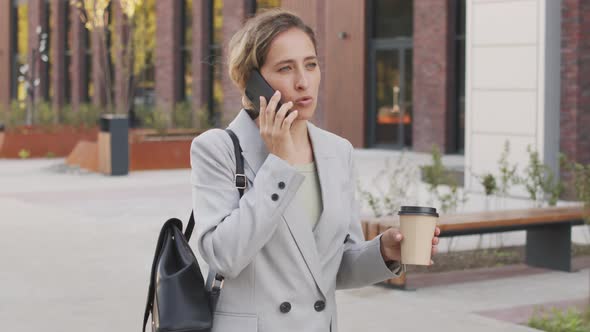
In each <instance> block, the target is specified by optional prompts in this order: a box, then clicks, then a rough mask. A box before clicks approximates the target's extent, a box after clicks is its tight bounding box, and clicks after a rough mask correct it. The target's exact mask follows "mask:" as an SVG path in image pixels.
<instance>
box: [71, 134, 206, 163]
mask: <svg viewBox="0 0 590 332" xmlns="http://www.w3.org/2000/svg"><path fill="white" fill-rule="evenodd" d="M144 134H145V132H144V131H143V130H142V132H141V134H139V135H138V134H137V133H135V131H133V132H132V133H130V135H129V141H130V143H129V171H142V170H157V169H179V168H190V167H191V166H190V148H191V143H192V141H193V138H194V137H195V136H196V135H194V134H193V135H189V134H186V135H171V136H163V137H156V136H149V135H144ZM139 137H141V139H142V140H141V141H140V140H139ZM66 163H67V164H68V165H76V166H79V167H81V168H84V169H87V170H90V171H93V172H98V171H99V167H98V163H99V158H98V147H97V143H96V142H88V141H81V142H79V143H78V145H77V146H76V148H75V149H74V151H72V153H71V154H70V155H69V156H68V158H67V160H66Z"/></svg>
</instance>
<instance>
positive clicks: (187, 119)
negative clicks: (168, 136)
mask: <svg viewBox="0 0 590 332" xmlns="http://www.w3.org/2000/svg"><path fill="white" fill-rule="evenodd" d="M172 122H173V125H174V127H175V128H192V127H193V111H192V106H191V103H189V102H187V101H183V102H180V103H178V104H176V105H175V106H174V110H173V112H172Z"/></svg>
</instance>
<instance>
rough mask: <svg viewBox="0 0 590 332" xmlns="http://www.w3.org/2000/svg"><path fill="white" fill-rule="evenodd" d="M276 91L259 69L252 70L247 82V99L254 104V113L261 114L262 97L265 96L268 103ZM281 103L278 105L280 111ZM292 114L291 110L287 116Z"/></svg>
mask: <svg viewBox="0 0 590 332" xmlns="http://www.w3.org/2000/svg"><path fill="white" fill-rule="evenodd" d="M275 91H276V90H275V89H273V88H272V87H271V86H270V84H268V82H267V81H266V80H265V79H264V77H262V74H260V72H259V71H258V70H257V69H252V71H251V72H250V77H249V78H248V81H247V82H246V97H248V99H250V101H252V104H254V107H255V109H254V110H253V111H255V112H256V114H257V115H256V116H257V117H258V114H259V113H260V96H263V97H264V98H265V99H266V102H267V103H268V101H269V100H270V98H271V97H272V96H273V95H274V93H275ZM281 105H282V104H281V103H280V102H279V103H278V104H277V108H276V110H277V111H278V110H279V108H281ZM289 113H291V110H289V111H288V112H287V115H288V114H289Z"/></svg>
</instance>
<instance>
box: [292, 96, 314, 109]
mask: <svg viewBox="0 0 590 332" xmlns="http://www.w3.org/2000/svg"><path fill="white" fill-rule="evenodd" d="M312 102H313V98H301V99H298V100H297V101H296V102H295V104H296V105H298V106H301V107H306V106H309V105H311V103H312Z"/></svg>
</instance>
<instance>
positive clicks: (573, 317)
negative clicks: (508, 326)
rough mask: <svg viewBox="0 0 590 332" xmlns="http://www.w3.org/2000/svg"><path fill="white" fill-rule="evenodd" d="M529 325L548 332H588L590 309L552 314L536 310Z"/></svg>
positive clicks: (589, 329)
mask: <svg viewBox="0 0 590 332" xmlns="http://www.w3.org/2000/svg"><path fill="white" fill-rule="evenodd" d="M528 325H529V326H530V327H532V328H535V329H539V330H543V331H546V332H588V331H590V307H589V308H587V309H586V311H585V312H580V311H578V310H574V309H568V310H567V311H560V310H558V309H555V308H553V309H552V310H551V312H546V311H544V310H535V313H534V314H533V317H531V319H530V320H529V323H528Z"/></svg>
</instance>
